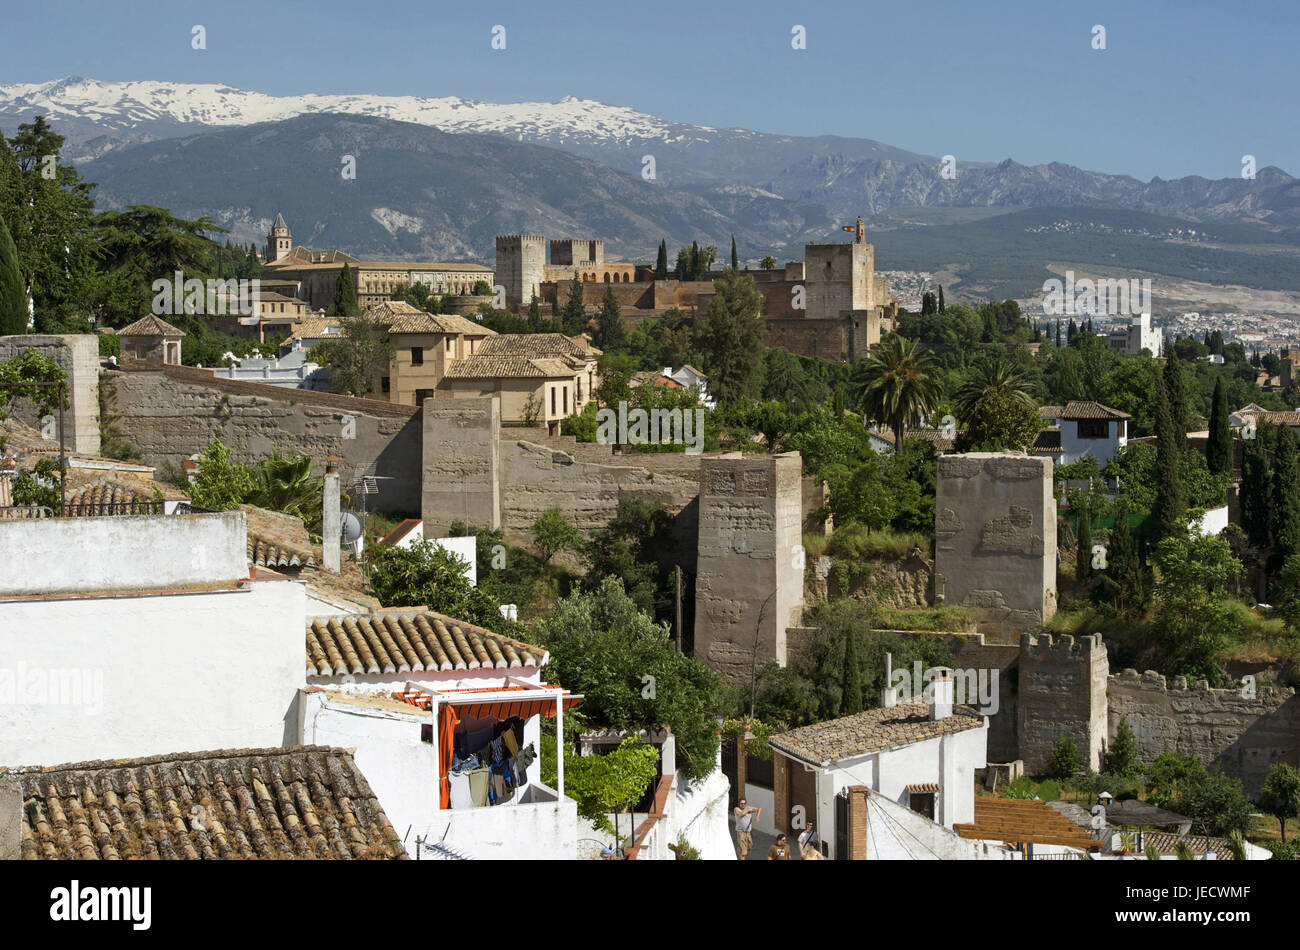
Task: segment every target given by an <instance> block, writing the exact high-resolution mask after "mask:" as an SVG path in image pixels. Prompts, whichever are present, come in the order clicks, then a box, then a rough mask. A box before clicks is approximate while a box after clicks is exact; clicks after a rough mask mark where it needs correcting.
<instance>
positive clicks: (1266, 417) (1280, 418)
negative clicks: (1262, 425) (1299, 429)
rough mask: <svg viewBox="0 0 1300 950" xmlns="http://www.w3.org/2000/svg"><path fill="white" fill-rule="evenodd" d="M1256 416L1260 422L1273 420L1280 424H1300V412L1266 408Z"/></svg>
mask: <svg viewBox="0 0 1300 950" xmlns="http://www.w3.org/2000/svg"><path fill="white" fill-rule="evenodd" d="M1255 418H1256V419H1257V420H1258V421H1260V422H1271V423H1273V424H1274V425H1280V426H1300V412H1290V411H1287V412H1279V411H1278V410H1275V409H1265V410H1263V411H1261V412H1259V413H1256V415H1255Z"/></svg>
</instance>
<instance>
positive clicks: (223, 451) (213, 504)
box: [189, 439, 257, 511]
mask: <svg viewBox="0 0 1300 950" xmlns="http://www.w3.org/2000/svg"><path fill="white" fill-rule="evenodd" d="M198 463H199V470H198V473H197V474H196V475H195V476H194V477H193V478H192V479H190V485H189V492H190V500H191V501H192V502H194V504H196V505H198V506H199V507H201V508H211V509H213V510H214V511H230V510H231V509H234V508H238V507H239V506H240V505H242V504H245V503H246V502H247V501H248V500H249V499H250V498H251V497H252V496H253V494H254V492H256V491H257V474H256V473H255V472H254V471H253V470H252V469H251V468H249V467H248V466H246V465H241V464H240V463H239V462H236V461H234V460H232V459H231V457H230V449H229V448H227V447H226V445H225V444H224V443H223V442H222V441H221V440H220V439H213V440H212V441H211V442H209V443H208V447H207V448H206V449H204V450H203V454H202V455H200V456H199V460H198Z"/></svg>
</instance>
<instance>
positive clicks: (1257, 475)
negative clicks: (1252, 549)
mask: <svg viewBox="0 0 1300 950" xmlns="http://www.w3.org/2000/svg"><path fill="white" fill-rule="evenodd" d="M1260 441H1261V440H1260V439H1259V438H1255V439H1247V440H1246V443H1245V445H1244V446H1243V447H1242V452H1241V494H1240V498H1241V528H1242V530H1243V531H1245V532H1246V537H1248V538H1249V539H1250V543H1251V544H1253V545H1255V546H1256V547H1259V548H1266V547H1268V536H1269V517H1268V505H1269V483H1270V482H1271V480H1272V477H1271V475H1272V473H1271V472H1270V471H1269V465H1268V456H1267V455H1266V454H1265V453H1264V447H1263V446H1262V445H1261V444H1260Z"/></svg>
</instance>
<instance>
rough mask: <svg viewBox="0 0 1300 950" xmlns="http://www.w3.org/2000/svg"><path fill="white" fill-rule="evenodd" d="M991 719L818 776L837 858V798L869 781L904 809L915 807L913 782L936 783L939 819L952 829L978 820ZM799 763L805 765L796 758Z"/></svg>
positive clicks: (824, 831) (825, 827)
mask: <svg viewBox="0 0 1300 950" xmlns="http://www.w3.org/2000/svg"><path fill="white" fill-rule="evenodd" d="M987 748H988V720H987V719H985V720H984V725H983V726H981V727H980V728H978V729H967V730H965V731H963V732H958V733H953V734H951V735H946V736H939V737H937V738H934V739H927V740H925V741H924V742H913V743H909V744H908V745H905V746H900V747H898V748H896V749H889V750H887V751H884V752H878V753H873V754H871V755H866V756H859V757H857V758H854V759H844V760H842V761H840V762H836V763H833V764H832V765H830V766H828V767H827V768H825V769H823V770H822V771H821V772H820V773H819V774H818V777H817V816H816V821H817V827H818V830H819V832H820V836H821V838H822V840H823V841H827V842H829V845H830V849H831V850H832V854H831V857H834V854H833V850H834V829H835V797H836V796H837V795H839V794H840V793H841V792H842V791H843V790H845V789H847V788H848V787H849V786H851V785H865V786H866V787H867V788H870V789H871V790H872V791H873V792H876V793H878V795H877V797H878V798H885V799H887V800H888V801H890V802H894V803H897V804H899V805H901V806H902V807H904V808H907V807H908V805H909V802H908V799H909V795H908V793H907V792H905V791H904V789H906V787H907V786H908V785H921V784H924V783H929V782H933V783H935V784H937V785H938V786H939V787H940V792H939V793H938V794H937V795H936V796H935V821H936V822H937V823H938V824H940V825H943V826H945V827H948V828H951V827H952V826H953V825H954V824H960V823H967V822H972V821H974V820H975V770H976V769H982V768H984V767H985V766H986V765H987V764H988V762H987ZM791 764H792V765H793V766H794V767H796V768H798V767H802V764H801V763H798V762H792V763H791Z"/></svg>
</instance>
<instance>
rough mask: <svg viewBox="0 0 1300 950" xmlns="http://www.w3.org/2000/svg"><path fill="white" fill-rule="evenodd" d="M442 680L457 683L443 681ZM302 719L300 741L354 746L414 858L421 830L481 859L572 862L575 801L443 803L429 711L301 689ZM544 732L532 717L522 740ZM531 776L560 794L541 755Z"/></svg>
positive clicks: (538, 789)
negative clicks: (426, 735)
mask: <svg viewBox="0 0 1300 950" xmlns="http://www.w3.org/2000/svg"><path fill="white" fill-rule="evenodd" d="M480 685H483V684H480ZM496 685H499V678H498V682H497V684H496ZM443 686H444V688H452V687H450V686H447V685H446V683H445V682H444V683H443ZM367 691H374V690H371V689H369V688H368V689H367ZM298 722H299V728H298V736H299V738H298V741H299V742H301V743H303V744H307V745H332V746H341V747H344V748H352V749H355V750H356V751H355V753H354V754H353V758H354V759H355V761H356V763H357V767H358V768H360V769H361V773H362V774H363V775H364V776H365V777H366V781H368V782H369V783H370V787H371V789H372V790H373V791H374V793H375V796H376V797H377V798H378V799H379V803H380V804H381V805H382V806H383V808H384V812H385V813H386V814H387V815H388V819H389V821H391V822H392V823H393V827H394V828H395V829H397V833H398V834H399V835H401V836H403V838H404V839H405V844H406V851H407V854H409V855H410V856H411V857H412V858H414V857H415V856H416V847H417V845H416V838H417V837H421V836H423V837H425V838H426V839H427V840H429V841H434V842H441V843H443V844H445V845H449V846H451V847H454V848H456V849H458V850H459V851H461V852H463V853H464V854H466V855H468V856H469V857H472V858H478V859H492V858H497V859H515V860H565V859H567V860H572V859H573V858H574V857H575V856H576V852H577V844H576V842H577V820H578V810H577V803H576V802H574V801H573V800H572V799H564V800H563V801H556V800H550V801H541V802H528V801H523V802H519V801H512V802H510V803H507V804H503V805H493V806H488V807H484V808H469V809H460V810H443V809H440V808H439V807H438V784H437V774H438V770H437V761H436V759H435V758H434V746H433V744H432V743H427V742H421V741H420V727H421V725H422V724H424V723H430V724H432V722H433V716H432V714H431V713H428V712H424V711H422V710H419V709H416V708H415V707H412V712H410V713H405V712H397V711H394V710H387V709H375V708H371V707H367V706H361V705H357V704H354V703H349V702H346V701H341V700H331V699H329V698H328V697H327V696H326V695H325V694H324V693H322V692H311V693H303V694H302V698H301V703H300V706H299V717H298ZM539 733H540V719H539V717H536V716H534V717H532V718H531V719H530V720H529V721H528V723H527V725H526V726H525V728H524V744H525V745H527V744H528V743H529V742H532V743H533V744H534V748H539V741H538V739H539ZM528 774H529V783H528V786H527V787H528V788H531V789H535V791H534V793H533V794H537V795H538V796H539V797H548V798H550V799H555V798H556V796H555V794H554V792H553V791H551V790H550V789H548V788H547V787H546V786H544V785H542V784H541V758H540V756H539V757H538V758H537V759H535V760H534V761H533V764H532V765H531V766H530V767H529V770H528ZM425 856H426V857H427V855H425Z"/></svg>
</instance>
